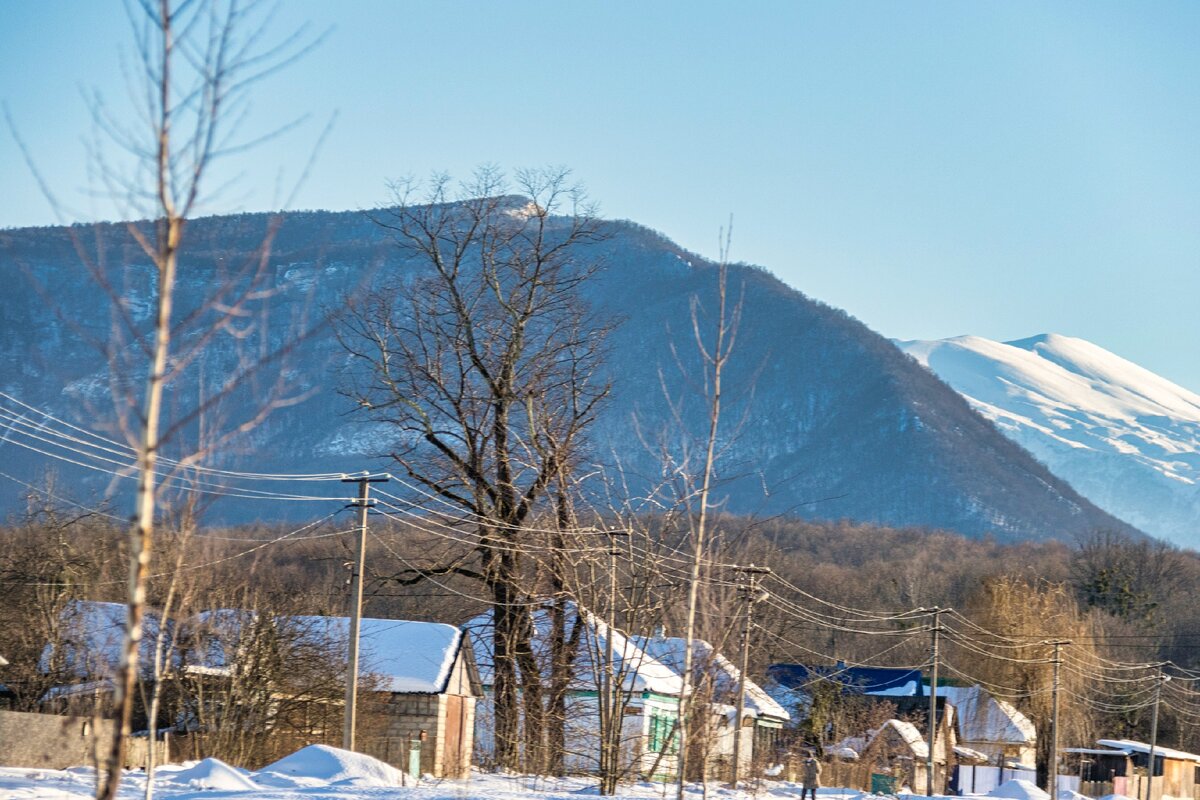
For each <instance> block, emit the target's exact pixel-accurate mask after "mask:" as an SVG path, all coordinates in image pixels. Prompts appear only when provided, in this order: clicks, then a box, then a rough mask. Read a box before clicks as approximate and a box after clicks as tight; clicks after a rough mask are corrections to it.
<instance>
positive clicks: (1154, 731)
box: [1146, 664, 1171, 800]
mask: <svg viewBox="0 0 1200 800" xmlns="http://www.w3.org/2000/svg"><path fill="white" fill-rule="evenodd" d="M1169 680H1171V676H1170V675H1164V674H1163V665H1162V664H1159V665H1158V675H1157V676H1156V677H1155V686H1154V711H1152V712H1151V713H1150V760H1149V763H1148V764H1147V765H1146V800H1153V798H1152V797H1151V792H1152V791H1153V790H1154V751H1155V749H1156V748H1157V747H1158V705H1159V703H1160V702H1162V687H1163V684H1164V683H1166V682H1167V681H1169Z"/></svg>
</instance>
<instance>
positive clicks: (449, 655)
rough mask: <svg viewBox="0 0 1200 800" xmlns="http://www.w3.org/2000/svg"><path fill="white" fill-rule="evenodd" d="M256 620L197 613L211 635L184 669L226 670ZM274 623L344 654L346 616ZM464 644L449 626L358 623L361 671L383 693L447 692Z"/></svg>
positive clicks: (250, 615)
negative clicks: (231, 657)
mask: <svg viewBox="0 0 1200 800" xmlns="http://www.w3.org/2000/svg"><path fill="white" fill-rule="evenodd" d="M257 619H258V615H257V614H256V613H255V612H253V611H247V610H243V609H217V610H213V611H206V612H203V613H201V614H198V615H197V616H196V617H195V618H194V621H193V625H194V626H195V627H196V628H198V629H201V630H206V631H207V632H208V634H209V635H208V636H201V637H200V638H201V641H200V642H198V643H196V645H195V647H196V649H194V650H192V651H191V653H190V660H189V664H188V669H189V670H190V671H193V672H201V673H208V674H219V673H220V672H222V671H224V670H226V669H227V668H228V667H229V666H230V658H229V656H228V652H229V651H230V650H233V651H235V652H236V647H237V640H238V637H240V636H241V634H242V631H243V630H244V629H245V628H246V626H247V625H249V624H250V623H251V622H253V621H255V620H257ZM273 622H274V624H277V625H286V626H289V627H291V628H292V629H293V630H294V631H295V632H296V635H297V636H298V637H300V638H303V639H306V640H308V641H312V642H316V643H319V644H321V645H322V646H325V647H327V648H328V649H329V650H330V651H331V652H337V653H344V652H347V649H348V642H349V639H350V619H349V618H348V617H321V616H287V617H275V618H273ZM462 642H463V633H462V631H461V630H459V629H458V628H456V627H454V626H453V625H445V624H442V623H440V622H413V621H410V620H402V619H374V618H370V617H364V618H363V619H362V620H361V624H360V626H359V675H360V676H364V677H366V676H369V677H372V678H374V679H376V680H377V681H378V683H377V684H376V687H377V688H378V689H379V690H381V691H385V692H395V693H414V694H436V693H439V692H442V691H444V690H445V688H446V685H447V682H448V681H449V680H450V674H451V670H452V669H453V667H454V662H455V659H456V658H457V657H458V653H459V650H460V649H461V647H462Z"/></svg>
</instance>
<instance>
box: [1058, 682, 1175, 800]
mask: <svg viewBox="0 0 1200 800" xmlns="http://www.w3.org/2000/svg"><path fill="white" fill-rule="evenodd" d="M1154 680H1155V686H1154V711H1152V712H1151V713H1150V753H1149V755H1150V758H1149V761H1148V762H1147V764H1146V800H1153V796H1152V795H1151V792H1152V791H1154V751H1155V750H1156V749H1157V748H1158V706H1159V703H1161V702H1162V687H1163V684H1164V683H1166V682H1167V681H1169V680H1171V676H1170V675H1164V674H1163V665H1162V664H1159V665H1158V675H1157V676H1156V677H1155V679H1154ZM1052 800H1053V799H1052Z"/></svg>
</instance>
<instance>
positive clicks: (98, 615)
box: [38, 600, 172, 726]
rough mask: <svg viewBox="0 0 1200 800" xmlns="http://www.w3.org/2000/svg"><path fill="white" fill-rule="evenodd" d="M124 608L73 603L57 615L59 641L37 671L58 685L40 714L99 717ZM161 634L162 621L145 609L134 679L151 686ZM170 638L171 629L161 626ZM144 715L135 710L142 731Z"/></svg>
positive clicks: (117, 655) (120, 642)
mask: <svg viewBox="0 0 1200 800" xmlns="http://www.w3.org/2000/svg"><path fill="white" fill-rule="evenodd" d="M127 616H128V606H126V605H125V604H124V603H106V602H99V601H95V600H72V601H70V602H68V603H67V604H66V605H64V606H63V608H62V609H61V611H60V612H59V614H58V628H57V636H56V637H55V640H54V641H51V642H47V643H46V646H45V648H43V650H42V655H41V658H40V659H39V661H38V669H39V671H40V672H41V673H42V674H43V675H45V676H47V677H49V678H51V679H53V680H57V681H58V683H56V684H55V685H54V686H52V687H51V688H50V689H49V690H48V691H47V692H46V693H45V694H44V695H43V696H42V698H41V704H40V705H41V707H42V709H43V710H45V711H48V712H51V713H56V714H79V715H83V716H90V715H92V714H95V713H101V714H103V712H104V709H105V704H106V703H107V702H108V701H109V700H110V699H111V697H112V694H113V691H114V685H113V679H114V676H115V675H116V673H117V668H118V666H119V665H120V662H121V649H122V647H123V646H124V643H125V622H126V618H127ZM162 629H163V626H162V623H161V617H160V615H159V614H158V613H157V612H156V611H155V610H154V609H146V610H145V611H144V612H143V618H142V640H141V644H140V647H139V650H138V673H139V675H138V678H139V680H140V681H141V682H142V684H143V685H146V684H150V683H153V682H154V680H155V679H156V676H155V674H154V652H155V647H156V645H157V642H158V639H159V633H160V630H162ZM165 632H166V633H167V635H168V636H170V635H171V633H172V626H171V625H170V624H168V625H167V626H165ZM145 723H146V719H145V716H144V710H143V709H141V708H140V704H139V705H135V709H134V724H135V725H140V726H144V725H145Z"/></svg>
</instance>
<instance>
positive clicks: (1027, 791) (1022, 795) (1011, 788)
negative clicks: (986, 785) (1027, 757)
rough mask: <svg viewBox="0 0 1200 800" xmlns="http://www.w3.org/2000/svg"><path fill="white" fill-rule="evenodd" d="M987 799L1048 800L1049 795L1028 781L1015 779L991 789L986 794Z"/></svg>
mask: <svg viewBox="0 0 1200 800" xmlns="http://www.w3.org/2000/svg"><path fill="white" fill-rule="evenodd" d="M988 797H1006V798H1008V799H1009V800H1050V793H1049V792H1044V791H1042V790H1041V789H1039V788H1038V787H1037V786H1035V785H1033V784H1032V783H1030V782H1029V781H1026V780H1021V779H1020V778H1017V779H1016V780H1011V781H1005V782H1004V783H1002V784H1000V785H999V786H997V787H996V788H995V789H992V791H990V792H988Z"/></svg>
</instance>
